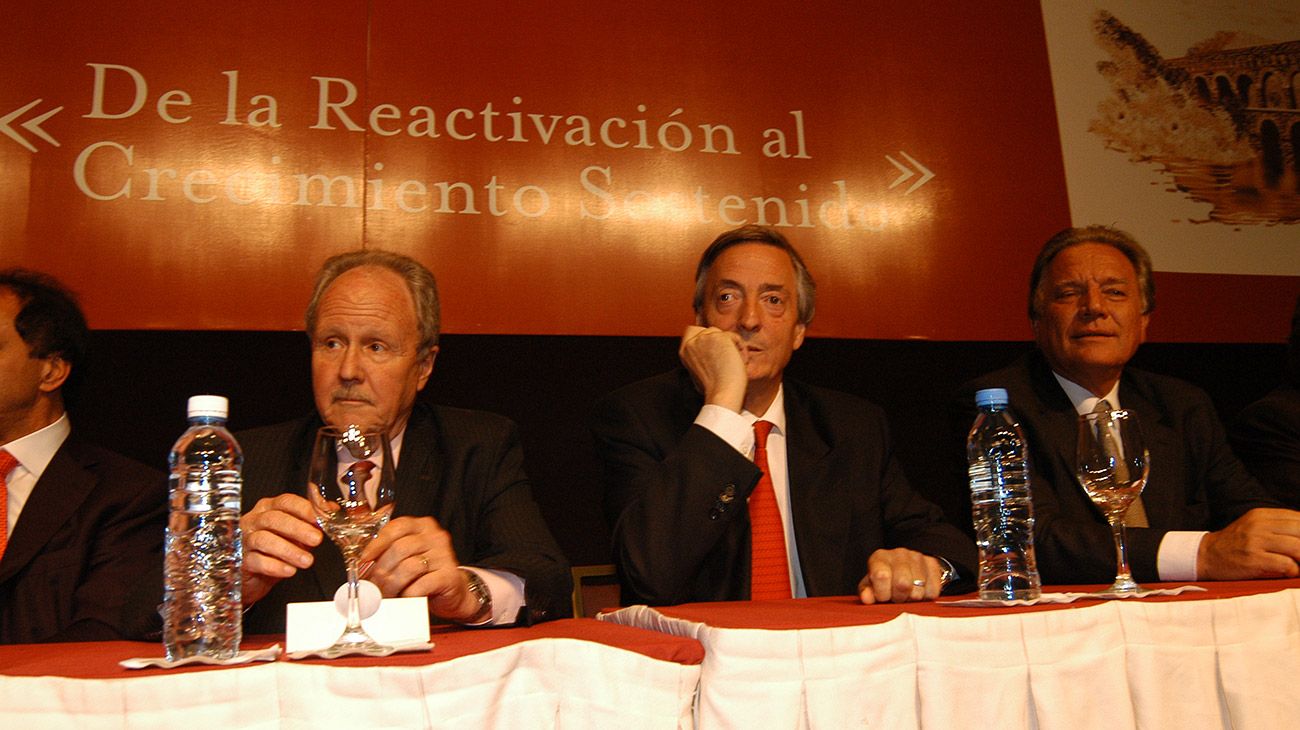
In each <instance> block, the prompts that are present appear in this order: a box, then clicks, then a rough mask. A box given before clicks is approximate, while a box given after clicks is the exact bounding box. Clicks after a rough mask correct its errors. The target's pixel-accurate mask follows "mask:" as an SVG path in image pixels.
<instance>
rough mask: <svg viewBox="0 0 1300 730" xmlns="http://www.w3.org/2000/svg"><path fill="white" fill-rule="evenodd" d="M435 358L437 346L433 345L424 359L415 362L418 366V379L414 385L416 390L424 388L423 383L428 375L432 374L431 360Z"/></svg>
mask: <svg viewBox="0 0 1300 730" xmlns="http://www.w3.org/2000/svg"><path fill="white" fill-rule="evenodd" d="M436 359H438V346H437V345H434V346H433V347H430V348H429V354H427V355H425V356H424V359H423V360H422V361H420V362H419V363H417V364H416V367H417V368H419V380H418V382H417V383H416V386H415V389H416V390H417V391H418V390H424V384H425V383H427V382H429V376H430V375H432V374H433V361H434V360H436Z"/></svg>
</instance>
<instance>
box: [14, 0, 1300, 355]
mask: <svg viewBox="0 0 1300 730" xmlns="http://www.w3.org/2000/svg"><path fill="white" fill-rule="evenodd" d="M0 64H3V67H4V68H5V69H6V73H5V75H4V78H3V80H0V120H2V121H0V131H3V132H5V134H4V135H3V136H0V264H3V265H12V264H21V265H25V266H29V267H33V268H39V269H44V270H47V271H50V272H52V273H55V274H56V275H58V276H59V277H61V278H62V279H64V280H65V281H67V282H68V283H69V284H70V285H72V286H73V287H74V288H76V289H77V290H79V291H80V292H81V294H82V297H83V301H84V304H85V306H86V309H87V311H88V313H89V314H90V317H91V322H92V325H94V326H97V327H103V328H124V329H136V328H159V329H225V328H230V329H290V328H295V327H298V326H300V321H301V312H302V308H303V305H304V302H305V300H306V298H307V295H308V292H309V286H310V278H311V273H312V271H313V270H314V269H315V267H316V266H317V265H318V264H319V263H320V261H321V260H323V259H324V258H325V257H327V256H329V255H331V254H334V253H337V252H339V251H343V250H348V249H352V248H358V247H362V246H374V247H385V248H392V249H396V250H400V251H403V252H406V253H409V254H411V255H412V256H415V257H416V258H418V259H420V260H422V261H424V262H425V263H426V264H428V265H429V266H430V268H432V269H433V271H434V272H435V273H436V274H437V275H438V277H439V281H440V284H441V287H442V293H443V299H444V309H445V317H444V323H445V327H446V329H447V330H448V331H451V332H461V333H512V334H531V333H558V334H618V335H627V334H632V335H674V334H677V333H678V332H680V330H681V328H682V326H684V325H685V324H686V323H688V322H689V319H690V312H689V299H690V292H691V281H690V279H691V276H692V273H693V268H694V262H695V258H696V256H697V255H698V253H699V251H700V250H701V249H702V248H703V247H704V245H705V244H706V243H707V242H708V241H709V240H710V239H711V238H712V237H713V236H714V235H716V234H717V233H718V232H720V231H721V230H723V229H726V228H729V227H731V226H732V225H734V224H738V223H741V222H760V221H763V222H767V223H769V224H777V225H779V226H780V227H781V228H782V230H784V231H785V232H786V233H787V234H788V235H789V236H790V238H791V239H792V240H793V241H794V242H795V244H796V245H797V246H799V247H800V248H801V250H802V251H803V252H804V254H805V257H806V258H807V260H808V263H809V265H810V267H811V268H812V270H813V273H814V275H815V276H816V278H817V279H818V283H819V288H820V292H821V301H820V302H819V309H818V320H817V322H816V323H814V327H813V330H812V333H813V334H814V335H819V336H834V337H851V338H885V339H903V338H913V337H919V338H934V339H944V340H1000V339H1011V340H1014V339H1023V338H1025V337H1027V336H1028V328H1027V326H1026V323H1025V314H1024V299H1025V283H1024V281H1025V279H1026V277H1027V272H1028V269H1029V265H1030V262H1031V261H1032V258H1033V255H1034V253H1035V252H1036V250H1037V248H1038V246H1039V245H1040V243H1041V242H1042V241H1043V240H1044V239H1045V238H1046V237H1047V236H1048V235H1050V234H1051V233H1053V232H1054V231H1056V230H1057V229H1059V228H1061V227H1063V226H1065V225H1068V224H1069V222H1070V221H1069V209H1068V204H1067V200H1066V193H1065V182H1064V172H1063V166H1062V162H1061V153H1060V145H1059V139H1058V137H1057V128H1056V119H1055V113H1054V109H1053V102H1052V89H1051V80H1050V75H1049V72H1048V64H1047V54H1046V46H1045V41H1044V36H1043V27H1042V18H1041V14H1040V11H1039V8H1038V5H1037V3H1034V2H1018V3H993V4H983V3H959V2H952V3H943V4H940V5H938V6H936V5H933V4H922V5H918V6H908V5H906V4H897V3H879V4H877V3H837V2H812V3H804V4H796V5H791V4H789V3H784V2H766V1H762V2H751V3H746V4H743V5H737V4H734V3H700V2H694V3H675V2H665V3H658V4H654V5H653V6H651V7H650V8H649V9H645V10H636V9H627V8H623V7H622V6H607V5H600V4H591V3H554V4H550V3H546V4H541V3H527V2H518V3H505V2H497V3H436V4H434V3H427V2H423V1H421V0H394V1H391V2H374V3H367V2H362V1H360V0H357V1H354V2H342V1H332V2H320V3H315V4H311V5H304V4H300V3H267V2H260V1H259V2H248V1H242V0H241V1H238V2H234V1H232V2H225V3H220V4H211V5H209V4H194V6H193V7H191V4H188V3H176V4H173V5H171V6H160V5H159V4H157V3H153V2H139V1H134V2H116V3H111V4H99V5H89V6H87V4H83V3H57V2H49V3H46V2H35V1H34V0H29V1H26V2H10V3H7V4H6V22H5V24H4V25H3V26H2V27H0ZM47 114H48V116H46V115H47ZM327 178H328V179H330V182H329V183H328V190H327V186H326V183H325V180H326V179H327ZM444 189H445V190H446V191H447V198H446V200H444V199H443V190H444ZM471 194H472V197H473V200H472V203H471V202H470V198H469V196H470V195H471ZM756 199H757V200H756ZM775 199H779V201H780V202H779V203H778V202H777V201H776V200H775ZM763 201H766V202H763ZM779 205H784V207H785V218H784V219H782V218H781V216H780V212H779ZM1101 222H1105V221H1101ZM1158 264H1159V262H1158V261H1157V267H1158ZM1158 283H1159V287H1160V290H1161V297H1160V298H1161V312H1160V314H1158V315H1157V317H1156V319H1155V322H1154V324H1153V328H1152V332H1151V334H1152V336H1153V338H1155V339H1163V340H1173V341H1221V342H1251V341H1275V340H1279V339H1281V338H1282V336H1283V333H1284V332H1285V331H1286V328H1287V321H1288V319H1289V315H1290V307H1291V303H1292V302H1294V300H1295V296H1296V294H1297V293H1300V279H1297V278H1296V277H1262V276H1220V275H1213V274H1208V275H1205V274H1198V275H1183V274H1161V275H1160V277H1159V280H1158Z"/></svg>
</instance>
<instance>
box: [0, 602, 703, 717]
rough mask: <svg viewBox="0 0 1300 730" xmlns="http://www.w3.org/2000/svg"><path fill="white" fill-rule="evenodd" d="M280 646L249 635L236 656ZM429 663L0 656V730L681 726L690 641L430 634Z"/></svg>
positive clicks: (695, 662) (591, 627)
mask: <svg viewBox="0 0 1300 730" xmlns="http://www.w3.org/2000/svg"><path fill="white" fill-rule="evenodd" d="M276 639H278V637H246V638H245V641H244V644H243V646H244V648H258V647H261V646H267V645H269V644H271V643H274V642H275V640H276ZM433 641H434V643H435V647H434V649H433V651H432V652H422V653H412V654H396V655H393V656H389V657H384V658H370V657H348V658H344V659H337V660H333V661H324V660H309V661H289V660H285V659H281V660H279V661H274V662H266V663H259V664H253V665H245V666H239V667H182V668H179V669H174V670H161V669H145V670H127V669H122V668H120V667H118V666H117V662H118V661H119V660H121V659H125V658H128V657H134V656H158V655H160V654H161V652H162V647H161V646H160V645H158V644H145V643H137V642H126V641H117V642H99V643H82V644H27V645H14V646H0V727H5V728H15V729H16V728H24V729H26V728H41V727H76V728H78V729H79V730H91V729H93V728H122V727H163V726H169V727H176V728H203V727H220V728H307V727H340V728H358V730H360V729H361V728H367V729H368V728H383V727H391V728H416V727H447V728H456V730H466V729H467V728H491V727H500V728H512V729H513V728H557V727H559V728H588V727H589V728H618V729H619V730H626V729H630V728H689V727H692V726H693V718H692V702H693V700H694V696H695V691H696V688H697V685H698V682H699V674H700V663H701V661H702V660H703V658H704V652H703V648H702V647H701V646H700V644H699V643H698V642H696V641H695V640H693V639H688V638H682V637H676V636H671V635H667V634H661V633H655V632H650V631H644V630H641V629H636V628H630V627H626V626H619V625H616V624H610V623H602V622H599V621H595V620H593V619H565V620H561V621H553V622H549V623H544V624H539V625H537V626H532V627H527V628H507V629H488V630H468V629H461V628H455V627H435V628H434V630H433Z"/></svg>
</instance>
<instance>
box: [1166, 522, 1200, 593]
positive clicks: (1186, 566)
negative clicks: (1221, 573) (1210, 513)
mask: <svg viewBox="0 0 1300 730" xmlns="http://www.w3.org/2000/svg"><path fill="white" fill-rule="evenodd" d="M1208 534H1209V533H1208V532H1192V531H1180V530H1173V531H1170V532H1166V533H1165V536H1164V537H1163V538H1162V539H1161V540H1160V549H1159V550H1158V551H1157V552H1156V574H1157V575H1159V576H1160V580H1162V581H1178V580H1196V554H1197V553H1198V552H1199V551H1200V549H1201V538H1203V537H1205V536H1206V535H1208Z"/></svg>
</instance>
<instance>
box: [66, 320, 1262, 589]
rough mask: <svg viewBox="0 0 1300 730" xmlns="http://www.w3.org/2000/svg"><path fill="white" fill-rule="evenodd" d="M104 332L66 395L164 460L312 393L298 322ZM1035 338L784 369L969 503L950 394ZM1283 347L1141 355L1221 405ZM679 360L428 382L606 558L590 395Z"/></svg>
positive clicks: (669, 353)
mask: <svg viewBox="0 0 1300 730" xmlns="http://www.w3.org/2000/svg"><path fill="white" fill-rule="evenodd" d="M94 346H95V353H94V358H95V359H94V362H93V367H92V368H91V369H90V370H89V372H88V379H87V382H86V387H85V388H84V389H83V390H82V392H81V393H80V398H79V399H78V402H77V403H75V404H73V406H72V407H71V408H70V410H71V413H72V418H73V419H74V421H75V423H76V426H77V428H78V429H80V430H81V431H82V432H83V433H86V434H87V435H88V436H89V437H90V438H91V439H92V440H95V441H97V442H99V443H101V444H103V445H105V446H108V447H110V448H112V449H115V450H117V451H119V452H121V453H124V454H127V455H128V456H131V457H133V458H136V459H138V460H140V461H143V462H145V463H148V464H152V465H155V466H157V467H159V468H164V467H165V465H166V454H167V451H168V449H169V448H170V446H171V442H172V440H173V439H174V438H175V437H176V436H177V435H178V434H179V433H180V432H181V430H183V428H184V424H185V400H186V398H188V397H189V396H190V395H193V394H196V393H218V394H222V395H226V396H228V397H230V399H231V423H232V426H233V427H234V428H235V429H242V428H249V427H252V426H259V425H264V424H268V423H275V422H277V421H282V420H286V419H288V418H292V417H296V416H298V415H302V414H303V413H306V412H308V411H309V410H310V409H311V408H312V397H311V388H310V374H309V368H308V362H309V351H308V347H307V340H306V337H305V336H304V335H303V334H302V333H300V332H210V331H205V332H174V331H171V332H158V331H99V332H96V333H95V335H94ZM1027 347H1028V345H1027V344H1026V343H1020V342H930V341H919V340H908V341H879V340H826V339H810V340H808V341H807V342H806V343H805V344H804V346H803V348H802V349H801V350H800V351H799V352H798V353H797V354H796V355H795V358H794V361H793V362H792V363H791V366H790V373H791V375H793V376H794V377H798V378H800V379H801V380H804V381H807V382H810V383H815V384H817V385H823V386H827V387H831V388H836V389H839V390H844V391H848V392H852V393H856V394H859V395H862V396H864V397H866V398H868V399H870V400H872V401H874V402H876V403H878V404H880V405H881V406H882V407H884V408H885V410H886V411H887V412H888V413H889V416H890V420H891V424H892V427H893V429H894V437H895V442H896V444H897V448H898V453H899V457H900V459H901V460H902V461H903V464H904V467H905V469H906V470H907V471H908V474H909V476H910V477H911V479H912V481H913V482H914V483H915V484H916V485H917V487H918V488H920V489H921V490H923V491H924V492H926V493H927V494H929V495H930V496H931V498H932V499H934V500H935V501H936V502H939V503H940V504H941V505H942V506H943V507H944V508H945V510H946V511H947V512H949V514H950V515H953V516H954V517H955V518H961V517H963V516H964V515H965V514H966V510H967V509H968V507H967V502H966V494H965V485H964V484H962V483H954V482H953V480H952V479H951V475H950V473H948V472H945V471H944V470H943V469H941V468H940V465H941V463H942V459H940V458H937V454H938V452H944V453H948V454H951V453H953V452H951V451H948V450H949V449H957V448H959V447H960V443H961V441H960V439H961V435H960V434H956V433H955V431H956V430H959V429H954V428H953V426H952V425H951V424H950V423H949V419H948V415H947V413H948V408H949V401H950V396H951V394H952V393H953V391H955V390H956V388H957V386H958V385H960V384H961V383H962V382H964V381H965V380H967V379H969V378H972V377H974V376H976V375H979V374H982V373H984V372H987V371H989V370H993V369H995V368H998V367H1001V366H1002V365H1005V364H1006V363H1008V362H1010V361H1011V360H1013V359H1014V358H1015V357H1017V356H1018V355H1019V354H1020V353H1022V352H1024V351H1025V350H1026V348H1027ZM1284 360H1285V348H1284V347H1283V346H1282V345H1280V344H1278V345H1239V344H1237V345H1215V344H1148V345H1144V346H1143V349H1142V351H1141V352H1139V354H1138V356H1137V359H1136V361H1135V364H1137V365H1140V366H1142V367H1145V368H1147V369H1150V370H1154V371H1157V372H1163V373H1168V374H1171V375H1177V376H1179V377H1183V378H1186V379H1188V380H1191V381H1193V382H1195V383H1197V384H1198V385H1200V386H1201V387H1203V388H1205V389H1206V390H1208V391H1209V392H1210V394H1211V395H1212V396H1213V397H1214V399H1215V402H1216V404H1217V405H1218V407H1219V409H1220V415H1221V416H1223V417H1225V418H1227V417H1231V416H1232V415H1234V414H1235V413H1236V412H1237V411H1238V410H1240V409H1241V408H1242V407H1243V406H1245V405H1246V404H1247V403H1249V402H1250V401H1252V400H1254V399H1255V398H1258V397H1260V396H1262V395H1263V394H1264V393H1266V392H1267V391H1268V390H1269V389H1271V388H1272V387H1273V386H1275V385H1276V384H1278V383H1280V382H1281V380H1282V372H1283V367H1284ZM676 362H677V342H676V340H675V339H673V338H661V337H578V336H515V335H509V336H507V335H447V336H445V337H444V338H443V342H442V351H441V353H440V354H439V355H438V359H437V362H436V364H435V367H434V373H433V377H432V378H431V379H430V382H429V386H428V387H427V388H426V389H425V392H424V393H423V394H422V396H421V397H424V398H428V399H430V400H432V401H436V402H439V403H445V404H448V405H455V406H461V407H467V408H478V409H482V410H488V411H494V412H497V413H501V414H504V415H506V416H509V417H510V418H512V419H514V421H515V422H516V423H518V424H519V427H520V433H521V437H522V439H523V443H524V450H525V455H526V459H527V468H528V473H529V475H530V476H531V478H532V480H533V485H534V489H535V491H536V494H537V499H538V501H539V502H540V503H541V506H542V509H543V512H544V514H545V516H546V518H547V520H548V522H549V523H550V525H551V528H552V529H553V530H554V531H555V535H556V538H557V539H558V540H559V542H560V545H561V546H562V547H563V548H564V550H565V552H566V553H567V554H568V556H569V559H570V560H571V561H572V562H573V563H574V564H575V565H582V564H591V563H603V562H608V561H609V556H608V540H609V531H608V528H607V526H606V525H605V521H604V518H603V515H602V513H601V509H600V498H601V488H600V484H599V469H598V467H597V465H596V463H595V459H594V456H593V455H592V451H591V440H590V435H589V434H588V432H587V423H588V422H589V416H590V413H591V409H592V406H593V405H594V404H595V402H596V401H597V400H598V399H599V398H600V397H601V396H602V395H604V394H605V393H607V392H609V391H611V390H613V389H615V388H617V387H619V386H621V385H623V384H626V383H629V382H632V381H634V380H637V379H639V378H642V377H647V376H649V375H653V374H655V373H659V372H662V371H664V370H667V369H669V368H671V367H673V366H674V365H675V364H676ZM1013 407H1014V404H1013ZM946 474H947V476H945V475H946ZM293 486H294V487H297V485H293ZM248 506H249V505H245V507H248Z"/></svg>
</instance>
